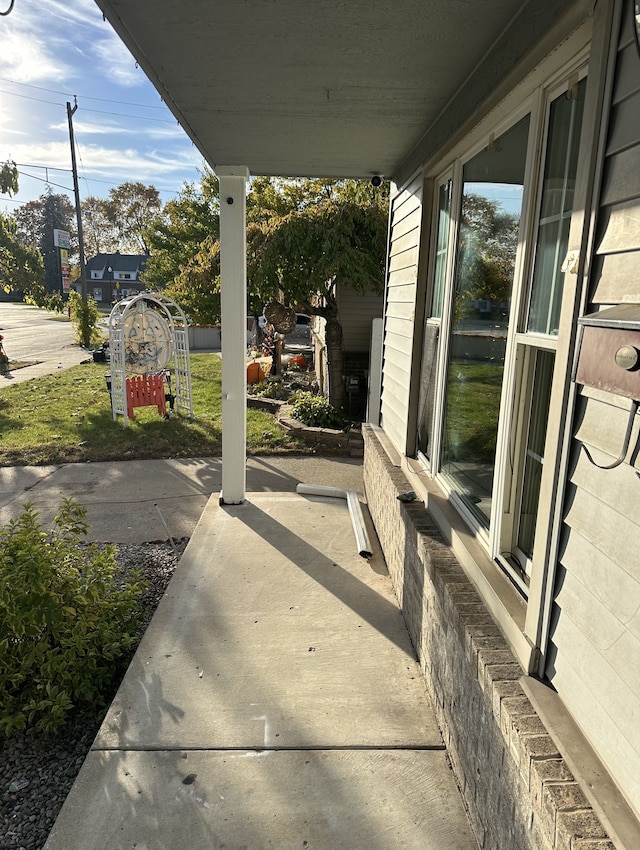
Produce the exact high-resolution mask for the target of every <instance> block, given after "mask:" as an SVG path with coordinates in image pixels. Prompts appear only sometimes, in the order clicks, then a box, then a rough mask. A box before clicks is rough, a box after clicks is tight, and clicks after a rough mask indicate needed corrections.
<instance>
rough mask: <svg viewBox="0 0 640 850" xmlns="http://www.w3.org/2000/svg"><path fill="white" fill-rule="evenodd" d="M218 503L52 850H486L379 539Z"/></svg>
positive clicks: (305, 506) (331, 520) (261, 502)
mask: <svg viewBox="0 0 640 850" xmlns="http://www.w3.org/2000/svg"><path fill="white" fill-rule="evenodd" d="M369 529H370V537H371V540H372V545H373V550H374V555H373V557H372V558H371V559H370V560H369V561H367V560H364V559H363V558H361V557H360V556H359V555H358V552H357V549H356V544H355V538H354V534H353V531H352V527H351V520H350V516H349V512H348V509H347V506H346V503H345V502H344V501H343V500H340V499H330V498H326V497H324V498H321V497H315V496H301V495H297V494H295V493H265V492H252V493H250V494H249V495H248V497H247V501H246V502H245V503H244V504H243V505H237V506H220V505H219V504H218V499H217V497H216V496H213V497H212V498H211V499H210V500H209V502H208V504H207V507H206V508H205V510H204V512H203V514H202V517H201V519H200V522H199V523H198V525H197V527H196V529H195V532H194V533H193V536H192V538H191V541H190V543H189V545H188V547H187V549H186V552H185V554H184V556H183V558H182V561H181V563H180V565H179V566H178V568H177V570H176V573H175V575H174V577H173V579H172V581H171V584H170V585H169V588H168V590H167V592H166V594H165V596H164V598H163V600H162V602H161V604H160V606H159V608H158V610H157V612H156V614H155V616H154V619H153V621H152V623H151V625H150V626H149V628H148V630H147V633H146V635H145V637H144V639H143V641H142V643H141V645H140V647H139V649H138V652H137V653H136V656H135V658H134V660H133V662H132V664H131V667H130V668H129V671H128V672H127V674H126V676H125V679H124V680H123V683H122V686H121V688H120V690H119V692H118V694H117V696H116V698H115V700H114V703H113V704H112V706H111V708H110V710H109V712H108V714H107V717H106V718H105V721H104V723H103V725H102V728H101V729H100V731H99V733H98V735H97V738H96V740H95V742H94V744H93V747H92V749H91V751H90V753H89V755H88V757H87V759H86V761H85V764H84V766H83V768H82V769H81V771H80V774H79V775H78V778H77V780H76V783H75V785H74V787H73V789H72V791H71V793H70V794H69V796H68V798H67V801H66V803H65V805H64V807H63V809H62V811H61V813H60V816H59V818H58V820H57V822H56V824H55V826H54V828H53V830H52V832H51V835H50V836H49V840H48V841H47V844H46V845H45V850H125V848H126V849H127V850H129V848H138V850H183V848H188V850H205V848H206V850H214V848H225V850H243V848H244V850H247V848H251V850H263V848H278V849H279V850H284V849H285V848H286V850H288V848H320V850H333V849H334V848H349V850H365V848H366V850H396V848H397V850H404V848H406V849H407V850H409V849H410V850H418V848H420V850H472V848H476V847H477V844H476V842H475V840H474V838H473V835H472V834H471V831H470V828H469V825H468V822H467V818H466V815H465V812H464V810H463V806H462V802H461V798H460V795H459V793H458V789H457V787H456V785H455V782H454V777H453V774H452V773H451V770H450V768H449V765H448V761H447V754H446V751H445V748H444V746H443V744H442V740H441V737H440V734H439V731H438V728H437V726H436V723H435V720H434V717H433V714H432V711H431V708H430V705H429V701H428V699H427V696H426V694H425V689H424V684H423V680H422V678H421V675H420V671H419V669H418V665H417V662H416V660H415V654H414V651H413V648H412V646H411V644H410V641H409V638H408V634H407V631H406V628H405V625H404V621H403V619H402V616H401V614H400V612H399V610H398V606H397V603H396V601H395V598H394V596H393V593H392V590H391V585H390V581H389V578H388V576H387V574H386V570H385V567H384V562H383V559H382V556H381V553H380V551H379V549H378V547H377V543H376V541H375V535H374V534H373V531H372V529H371V526H370V525H369Z"/></svg>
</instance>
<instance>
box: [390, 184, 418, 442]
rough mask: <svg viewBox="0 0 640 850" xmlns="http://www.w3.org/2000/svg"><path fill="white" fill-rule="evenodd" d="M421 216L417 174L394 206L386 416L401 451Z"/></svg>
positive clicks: (405, 421) (392, 436)
mask: <svg viewBox="0 0 640 850" xmlns="http://www.w3.org/2000/svg"><path fill="white" fill-rule="evenodd" d="M421 216H422V177H418V178H416V179H415V180H414V181H413V182H412V183H411V184H410V185H409V186H408V187H407V188H406V189H404V190H403V191H402V192H400V193H399V194H398V195H397V196H396V197H395V198H394V199H393V201H392V207H391V234H390V246H389V270H388V280H387V294H386V311H385V328H384V349H383V374H384V378H383V385H382V405H381V421H382V424H383V427H384V429H385V431H386V432H387V434H388V436H389V438H390V439H391V441H392V443H393V444H394V446H395V447H396V448H397V449H398V450H399V451H404V449H405V443H406V434H407V418H408V409H409V382H410V375H411V352H412V348H413V316H414V311H415V302H416V291H417V281H418V257H419V248H420V224H421Z"/></svg>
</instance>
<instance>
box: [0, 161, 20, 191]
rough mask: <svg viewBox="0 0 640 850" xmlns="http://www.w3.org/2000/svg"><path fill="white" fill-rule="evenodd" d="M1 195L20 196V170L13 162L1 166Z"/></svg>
mask: <svg viewBox="0 0 640 850" xmlns="http://www.w3.org/2000/svg"><path fill="white" fill-rule="evenodd" d="M0 193H1V194H3V195H9V197H11V196H12V195H17V194H18V168H17V166H16V164H15V162H13V160H10V159H9V160H7V161H6V162H5V163H3V164H2V165H0Z"/></svg>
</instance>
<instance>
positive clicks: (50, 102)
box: [0, 89, 178, 125]
mask: <svg viewBox="0 0 640 850" xmlns="http://www.w3.org/2000/svg"><path fill="white" fill-rule="evenodd" d="M0 92H1V93H2V94H8V95H9V97H20V98H22V100H31V101H33V102H34V103H47V104H48V105H49V106H64V103H59V102H58V101H57V100H43V99H42V98H39V97H30V96H29V95H27V94H17V93H16V92H13V91H7V90H6V89H0ZM114 102H117V101H114ZM107 103H109V101H107ZM132 106H135V104H132ZM154 108H157V107H154ZM82 111H83V112H93V113H95V114H96V115H113V116H114V117H116V118H129V119H131V120H133V121H151V122H153V123H154V124H172V125H173V124H177V123H178V122H177V121H175V120H173V121H171V120H169V119H168V118H148V117H147V116H146V115H130V114H127V113H124V112H107V111H106V110H102V109H90V108H88V107H86V106H83V107H82Z"/></svg>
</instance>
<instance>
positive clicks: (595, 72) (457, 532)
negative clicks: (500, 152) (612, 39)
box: [402, 19, 606, 673]
mask: <svg viewBox="0 0 640 850" xmlns="http://www.w3.org/2000/svg"><path fill="white" fill-rule="evenodd" d="M592 25H593V21H592V20H591V19H589V20H586V21H584V22H583V24H581V26H580V27H578V28H577V29H576V30H575V31H574V32H573V33H572V34H571V35H570V36H569V37H568V38H567V39H566V40H565V41H564V42H563V44H562V45H560V46H559V47H558V49H557V50H555V51H554V52H553V54H552V55H551V56H550V57H548V59H547V60H546V61H544V62H542V63H540V65H539V66H538V67H537V68H536V69H535V71H534V72H532V74H530V75H529V77H528V78H527V79H526V80H524V81H522V82H521V83H520V84H519V85H518V86H516V88H515V89H514V90H513V91H512V92H510V94H509V95H507V97H506V98H505V99H504V101H503V102H502V103H501V104H500V106H499V107H496V108H495V109H493V110H492V111H491V112H490V113H489V114H488V115H486V116H485V117H484V118H483V119H482V120H481V121H480V122H479V123H478V124H477V126H476V128H475V130H474V131H473V132H472V133H471V134H469V135H467V136H466V137H465V139H463V140H461V141H460V142H458V143H457V144H456V145H455V146H454V147H453V148H452V149H451V150H449V151H448V152H447V155H446V158H445V159H444V160H440V162H439V163H438V164H437V165H436V167H435V168H432V169H429V170H428V171H426V170H425V171H424V176H425V178H427V179H431V180H433V185H434V189H435V190H434V192H433V203H432V212H431V215H432V216H433V215H434V214H437V213H434V209H435V205H437V195H438V191H437V189H438V187H439V186H440V185H441V184H442V182H443V180H445V179H447V178H448V176H449V175H450V174H451V172H452V171H453V173H454V181H455V173H456V169H459V170H460V171H461V169H462V162H463V161H467V160H468V159H469V158H471V157H472V156H473V155H474V154H475V153H476V152H477V151H478V150H481V149H482V147H483V146H486V144H487V140H488V138H489V137H490V136H491V135H494V136H498V135H499V134H500V133H501V132H503V131H504V129H507V128H508V127H509V126H512V125H513V124H514V123H515V122H516V121H517V120H519V114H520V117H521V116H522V115H524V114H526V113H527V112H531V108H532V103H531V98H537V100H538V102H537V108H538V109H539V110H543V109H546V106H545V104H546V102H547V98H548V96H549V95H550V93H551V92H552V91H553V88H554V87H555V86H557V85H558V84H559V82H560V80H561V79H562V78H564V77H566V76H567V73H568V71H569V68H570V67H571V68H573V69H575V70H577V69H578V68H579V67H580V66H581V65H583V64H584V63H585V61H586V60H587V57H589V53H590V51H591V54H592V55H591V61H590V67H589V78H590V83H589V91H588V93H587V98H588V99H589V98H591V99H592V100H593V99H594V98H597V97H598V92H599V91H600V89H601V86H602V78H603V76H604V73H605V70H606V69H605V67H604V65H603V63H602V62H601V61H596V62H594V61H593V50H592V44H591V37H592ZM593 30H594V31H596V32H597V29H596V27H593ZM597 58H598V59H599V58H600V57H599V56H598V57H597ZM596 77H597V79H596ZM527 92H528V93H527ZM592 92H595V94H594V93H592ZM525 100H526V101H528V103H527V106H528V108H523V103H524V101H525ZM533 108H534V109H535V108H536V107H535V105H533ZM498 118H499V119H500V120H498ZM536 119H537V116H536ZM532 126H533V127H536V128H538V131H539V128H540V127H541V126H545V127H546V120H545V121H543V122H542V121H538V120H536V121H535V123H534V116H533V115H532ZM598 131H599V127H598V126H596V124H595V122H594V120H593V115H591V120H590V118H589V112H588V109H587V105H585V115H584V122H583V130H582V140H581V159H582V160H583V162H584V160H585V159H589V160H592V159H593V156H594V153H593V151H594V149H595V147H596V146H597V142H598ZM545 132H546V131H545ZM540 135H541V134H540ZM473 140H475V142H474V141H473ZM542 144H543V139H542V138H539V139H538V140H536V142H535V144H532V145H530V149H529V153H528V160H527V166H526V168H527V176H526V178H525V192H528V193H530V192H531V191H535V192H536V195H537V187H538V180H539V175H538V174H534V175H532V174H531V168H532V167H533V165H532V163H535V167H536V168H537V167H538V163H539V162H540V150H541V146H542ZM585 150H586V155H585ZM583 168H584V166H583ZM457 185H460V183H459V182H458V183H457ZM581 189H582V192H581V194H580V195H578V191H577V190H578V187H577V186H576V197H575V201H574V215H573V216H572V223H571V228H570V234H569V245H570V246H571V247H579V246H580V245H581V244H582V243H583V239H584V236H583V234H584V230H585V219H586V218H588V216H586V215H585V214H584V213H583V214H582V215H576V213H575V210H576V209H578V207H579V204H580V203H581V201H582V200H583V198H586V196H587V190H586V188H585V187H584V186H583V187H581ZM459 202H460V200H459V197H457V195H456V193H455V192H454V194H453V198H452V210H451V223H450V227H451V226H454V225H453V222H454V221H457V219H458V215H459V210H457V211H456V210H454V208H453V204H456V203H457V204H459ZM530 208H531V205H530V204H528V203H527V198H526V197H525V198H523V212H524V211H525V210H526V211H528V210H529V209H530ZM525 214H527V213H525ZM529 219H530V220H528V221H527V222H523V223H521V234H525V237H524V238H525V240H530V239H532V238H534V236H533V233H532V229H533V228H534V227H535V224H536V220H535V219H536V216H535V215H531V216H529ZM431 220H432V222H433V221H434V219H433V218H432V219H431ZM434 230H435V228H434ZM456 239H457V233H456ZM449 251H450V256H451V257H455V245H454V244H453V243H451V242H450V245H449ZM519 254H520V255H521V258H520V262H522V254H523V252H522V251H520V250H519ZM449 265H450V264H449V263H448V264H447V279H446V281H445V288H446V289H445V291H447V292H449V293H450V292H451V289H450V286H451V280H450V275H452V274H453V268H451V269H450V268H449ZM429 269H430V276H429V297H430V295H431V286H432V264H431V263H430V265H429ZM567 278H569V279H567ZM582 283H583V281H582V279H580V280H578V279H576V278H575V277H573V276H569V275H565V289H564V294H563V300H562V309H561V318H560V327H559V333H558V338H557V340H556V339H555V338H552V339H549V338H547V337H544V336H540V337H538V336H537V335H535V344H536V345H539V347H541V348H553V349H555V350H556V368H555V373H554V379H553V387H552V393H551V404H550V420H549V426H548V431H547V434H548V438H547V448H546V449H545V472H543V481H542V483H541V491H540V503H541V504H543V510H542V511H541V512H540V515H542V514H543V513H544V514H547V515H548V521H547V522H546V523H543V524H542V525H543V527H542V528H541V527H540V525H541V524H540V523H539V524H538V527H537V530H536V540H535V545H534V562H535V564H536V568H535V569H534V572H533V574H532V578H531V583H530V589H529V601H528V603H526V602H525V601H524V600H523V598H522V596H521V595H520V594H519V593H518V591H517V590H516V589H515V587H514V586H513V585H512V583H511V582H510V581H509V579H508V578H507V577H506V575H504V574H503V573H502V572H501V571H500V570H499V569H497V568H496V564H495V563H494V560H493V557H492V556H491V553H492V549H491V548H490V549H489V550H486V549H484V548H483V546H482V542H481V540H480V539H478V538H477V537H476V535H474V532H473V531H472V529H471V528H470V527H469V525H468V524H467V523H466V522H465V521H464V520H463V518H462V516H461V513H462V512H458V511H456V510H455V509H454V507H453V506H452V500H451V499H449V498H448V495H449V494H447V492H446V487H445V486H443V482H442V481H441V480H440V479H438V480H436V479H435V478H434V476H433V474H432V473H431V471H430V469H429V468H428V466H429V465H425V464H424V463H423V462H421V461H420V460H414V459H411V458H407V457H403V458H402V468H403V471H404V472H405V474H406V475H407V476H408V477H409V480H410V481H411V482H412V486H413V488H414V489H415V491H416V493H418V495H419V496H420V497H422V498H423V499H424V501H425V504H426V505H427V507H428V509H429V511H430V513H431V514H432V515H433V517H434V519H435V520H436V522H437V523H438V525H439V526H440V527H441V528H442V530H443V532H444V534H445V537H446V538H447V540H448V542H449V543H450V545H451V546H452V549H453V551H454V553H455V554H456V556H457V557H458V558H459V560H460V562H461V564H462V565H463V567H464V568H465V571H466V572H467V574H468V576H469V578H470V579H471V581H472V582H473V584H474V585H475V586H476V588H477V589H478V592H479V593H480V595H481V597H482V599H483V601H484V602H485V604H486V605H487V608H488V610H489V611H490V612H491V614H492V615H493V616H494V618H495V620H496V622H497V623H498V624H499V625H500V627H501V628H502V630H503V632H504V634H505V637H506V638H507V640H508V641H509V643H510V645H511V647H512V649H513V651H514V653H515V655H516V657H517V659H518V661H519V662H520V664H521V666H522V667H523V669H524V670H525V671H526V672H528V673H537V672H538V664H539V654H540V650H539V647H540V646H541V643H543V640H542V636H543V632H544V629H545V627H546V626H545V623H546V619H547V618H548V609H549V604H550V583H551V582H550V575H551V573H552V570H553V566H554V564H555V553H554V551H553V547H554V542H555V545H557V536H558V529H559V522H560V515H559V506H558V499H557V497H556V496H557V489H558V484H559V477H560V471H559V469H560V467H559V464H560V460H561V455H562V450H563V445H564V446H565V454H566V442H567V427H568V423H567V422H566V411H567V403H568V402H567V399H568V396H569V393H570V373H571V358H572V340H573V333H572V327H573V325H574V316H575V312H576V309H577V306H576V305H577V301H578V300H579V287H580V286H581V284H582ZM522 291H524V287H523V288H522ZM450 302H451V299H450V298H445V299H444V305H443V315H442V318H441V320H440V321H441V328H443V329H445V328H446V329H448V328H449V322H450V310H451V306H450ZM513 307H514V308H515V307H516V305H513ZM517 309H519V310H521V309H522V304H521V303H519V304H518V305H517ZM447 311H449V315H447ZM519 327H520V324H519V323H518V322H513V324H512V327H511V329H510V332H509V338H508V343H507V344H508V346H509V345H510V346H516V345H517V344H518V343H519V341H520V342H524V340H520V339H519V338H520V336H521V334H520V331H519ZM419 331H420V332H421V329H419ZM446 336H448V334H447V335H446ZM526 337H527V342H528V343H531V342H533V341H534V335H531V334H527V335H526ZM448 347H449V340H448V339H445V334H441V344H440V347H439V354H438V356H439V361H438V384H439V385H438V390H437V392H439V393H441V386H442V382H443V381H444V380H446V367H447V362H448ZM514 374H515V370H511V371H510V373H509V380H508V381H505V382H504V384H503V394H504V393H507V392H512V389H513V386H512V383H513V377H512V376H513V375H514ZM507 383H510V384H511V386H509V387H507V386H506V384H507ZM437 397H438V398H439V399H442V395H441V394H439V395H438V396H437ZM503 398H504V397H503ZM443 415H444V409H443V406H442V404H440V405H439V407H437V413H436V416H435V417H434V419H436V422H437V427H436V428H435V431H434V445H433V449H432V453H431V457H432V458H436V457H439V455H440V448H441V446H440V434H441V419H440V421H438V420H437V417H440V418H441V417H442V416H443ZM508 418H510V417H507V416H503V417H502V418H501V422H500V433H499V434H498V444H497V446H496V458H497V457H499V454H498V450H499V447H500V440H504V439H505V433H506V434H507V437H508V433H509V432H507V431H505V429H506V427H507V424H508V423H507V422H506V420H507V419H508ZM549 435H551V437H549ZM496 478H500V484H499V483H498V481H494V497H495V493H496V492H499V491H497V490H496V489H495V488H496V487H497V486H502V485H503V479H504V471H503V470H502V468H501V467H498V468H497V469H496ZM560 483H561V482H560ZM543 500H544V502H543ZM468 519H469V517H467V520H468ZM543 649H544V646H543Z"/></svg>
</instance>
